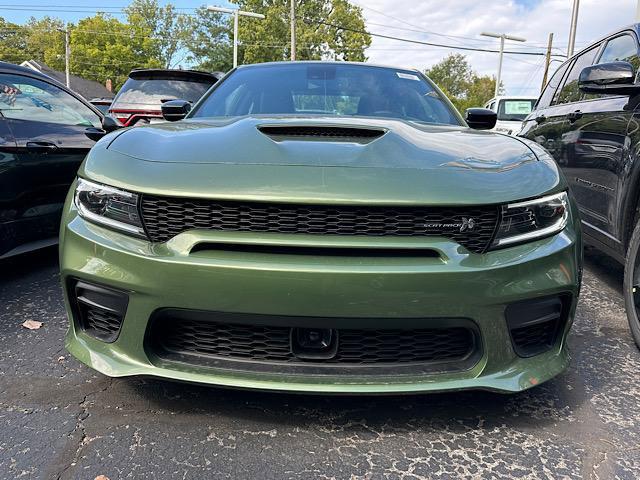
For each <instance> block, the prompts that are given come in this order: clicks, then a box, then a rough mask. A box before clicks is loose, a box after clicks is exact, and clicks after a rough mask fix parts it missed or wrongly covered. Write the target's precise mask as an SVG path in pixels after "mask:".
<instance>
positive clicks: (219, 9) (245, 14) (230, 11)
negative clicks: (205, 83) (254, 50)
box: [207, 5, 265, 68]
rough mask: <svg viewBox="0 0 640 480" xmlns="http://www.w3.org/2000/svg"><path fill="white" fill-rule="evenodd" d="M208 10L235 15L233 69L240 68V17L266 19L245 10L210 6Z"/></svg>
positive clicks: (259, 14)
mask: <svg viewBox="0 0 640 480" xmlns="http://www.w3.org/2000/svg"><path fill="white" fill-rule="evenodd" d="M207 10H209V11H210V12H219V13H227V14H229V15H233V68H236V67H237V66H238V43H239V39H238V17H240V16H243V17H252V18H259V19H260V20H263V19H264V18H265V17H264V15H262V14H261V13H254V12H245V11H243V10H239V9H237V8H224V7H214V6H211V5H209V6H208V7H207Z"/></svg>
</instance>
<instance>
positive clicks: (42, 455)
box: [0, 249, 640, 480]
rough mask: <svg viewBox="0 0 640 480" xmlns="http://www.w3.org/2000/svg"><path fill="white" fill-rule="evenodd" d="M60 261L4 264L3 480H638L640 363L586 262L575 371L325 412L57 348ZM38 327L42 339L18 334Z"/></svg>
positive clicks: (619, 311) (0, 335)
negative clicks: (504, 388) (85, 361)
mask: <svg viewBox="0 0 640 480" xmlns="http://www.w3.org/2000/svg"><path fill="white" fill-rule="evenodd" d="M57 268H58V267H57V252H56V250H55V249H48V250H44V251H41V252H36V253H33V254H29V255H26V256H23V257H19V258H16V259H11V260H9V261H4V262H0V272H2V275H0V346H1V348H0V479H15V478H25V479H32V478H38V479H82V480H84V479H89V480H93V479H95V478H96V477H97V476H98V475H105V476H106V477H108V478H109V479H110V480H116V479H130V478H133V479H147V478H149V479H163V480H166V479H174V478H176V479H218V478H232V479H281V478H291V479H310V478H336V479H349V478H350V479H369V478H371V479H378V478H380V479H424V478H428V479H431V478H443V479H449V478H523V479H540V478H549V479H561V478H592V479H611V478H620V479H636V478H640V436H639V435H638V433H639V432H640V375H638V372H640V351H639V350H638V349H637V348H636V347H635V345H634V344H633V341H632V339H631V335H630V333H629V331H628V326H627V322H626V317H625V314H624V303H623V300H622V297H621V288H622V268H621V267H620V266H619V265H618V264H617V263H616V262H615V261H613V260H611V259H609V258H608V257H605V256H603V255H601V254H598V253H597V252H594V251H588V252H587V254H586V270H585V278H584V286H583V292H582V296H581V299H580V303H579V308H578V313H577V318H576V322H575V325H574V328H573V331H572V333H571V335H570V339H569V344H570V347H571V350H572V361H571V366H570V368H569V369H568V370H567V371H566V372H565V373H564V374H562V375H561V376H559V377H557V378H556V379H554V380H553V381H551V382H548V383H546V384H543V385H541V386H539V387H536V388H534V389H532V390H529V391H527V392H524V393H521V394H517V395H500V394H492V393H487V392H464V393H454V394H438V395H423V396H404V397H402V396H395V397H322V396H300V395H285V394H267V393H255V392H246V391H231V390H221V389H215V388H209V387H200V386H192V385H184V384H176V383H169V382H164V381H158V380H151V379H142V378H136V379H114V380H112V379H109V378H107V377H104V376H102V375H99V374H96V373H93V372H92V371H91V370H89V369H88V368H86V367H84V366H83V365H81V364H80V363H79V362H77V361H76V360H74V359H73V358H72V357H70V355H69V354H68V353H66V352H65V351H64V348H63V336H64V333H65V330H66V326H67V320H66V317H65V312H64V309H63V303H62V297H61V290H60V286H59V283H58V270H57ZM28 319H32V320H37V321H41V322H43V326H42V327H41V328H40V329H38V330H27V329H25V328H23V327H22V326H21V324H22V322H24V321H25V320H28Z"/></svg>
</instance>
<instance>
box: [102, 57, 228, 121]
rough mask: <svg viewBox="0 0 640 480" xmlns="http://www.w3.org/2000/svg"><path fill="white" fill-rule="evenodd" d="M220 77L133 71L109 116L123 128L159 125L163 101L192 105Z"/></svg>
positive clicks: (206, 73) (194, 71) (175, 72)
mask: <svg viewBox="0 0 640 480" xmlns="http://www.w3.org/2000/svg"><path fill="white" fill-rule="evenodd" d="M221 77H222V74H221V73H208V72H200V71H197V70H166V69H140V70H133V71H132V72H131V73H130V74H129V78H128V79H127V81H126V82H125V83H124V85H123V86H122V88H121V89H120V91H119V92H118V94H117V95H116V97H115V98H114V99H113V103H112V104H111V106H110V108H109V114H110V115H111V116H112V117H114V118H116V119H117V120H118V121H119V122H120V123H121V124H122V125H123V126H125V127H130V126H133V125H136V124H142V123H155V122H161V121H162V112H161V109H160V107H161V105H162V104H163V103H164V102H166V101H168V100H175V99H177V98H179V99H182V100H188V101H190V102H191V103H195V102H197V101H198V100H199V99H200V97H202V95H204V93H205V92H206V91H207V90H209V88H210V87H211V86H212V85H213V84H214V83H216V82H217V81H218V79H219V78H221Z"/></svg>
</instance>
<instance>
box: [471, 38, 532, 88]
mask: <svg viewBox="0 0 640 480" xmlns="http://www.w3.org/2000/svg"><path fill="white" fill-rule="evenodd" d="M480 35H482V36H484V37H491V38H499V39H500V59H499V60H498V77H497V78H496V91H495V93H494V96H496V97H497V96H498V94H499V93H500V79H501V77H502V56H503V55H504V41H505V40H513V41H514V42H526V40H525V39H524V38H521V37H514V36H512V35H507V34H506V33H490V32H482V33H481V34H480Z"/></svg>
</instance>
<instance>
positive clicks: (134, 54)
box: [71, 14, 162, 88]
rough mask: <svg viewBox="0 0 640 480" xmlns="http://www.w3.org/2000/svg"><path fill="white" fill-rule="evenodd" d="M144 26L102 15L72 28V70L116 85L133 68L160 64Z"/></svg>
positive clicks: (84, 20)
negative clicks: (109, 80)
mask: <svg viewBox="0 0 640 480" xmlns="http://www.w3.org/2000/svg"><path fill="white" fill-rule="evenodd" d="M150 35H151V33H150V31H149V29H148V27H147V26H144V25H135V24H127V23H123V22H121V21H120V20H118V19H116V18H113V17H110V16H108V15H104V14H98V15H95V16H93V17H88V18H84V19H82V20H80V21H79V22H78V24H77V25H76V26H74V27H73V28H71V72H72V73H74V74H75V75H79V76H81V77H84V78H88V79H91V80H96V81H98V82H100V83H104V82H105V81H106V80H107V79H111V81H112V82H113V85H114V87H116V88H119V87H120V86H122V84H123V83H124V81H125V80H126V79H127V75H128V74H129V72H130V71H131V70H132V69H134V68H152V67H161V66H162V63H161V62H162V61H161V59H160V58H158V57H157V55H156V53H157V51H156V47H157V46H156V44H155V43H154V40H153V39H152V38H151V36H150Z"/></svg>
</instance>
